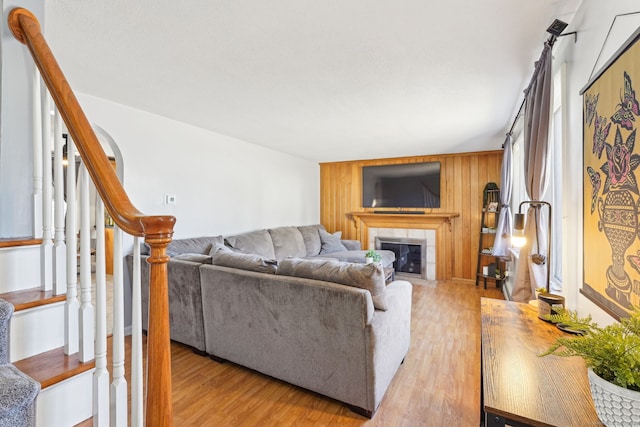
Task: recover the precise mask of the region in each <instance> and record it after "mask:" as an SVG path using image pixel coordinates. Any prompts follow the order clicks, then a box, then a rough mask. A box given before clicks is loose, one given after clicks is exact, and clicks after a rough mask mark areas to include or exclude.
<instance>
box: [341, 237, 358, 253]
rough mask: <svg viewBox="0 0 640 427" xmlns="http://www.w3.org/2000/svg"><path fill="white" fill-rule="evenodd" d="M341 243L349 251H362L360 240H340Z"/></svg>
mask: <svg viewBox="0 0 640 427" xmlns="http://www.w3.org/2000/svg"><path fill="white" fill-rule="evenodd" d="M340 243H342V244H343V245H344V247H345V248H347V250H349V251H359V250H361V249H362V248H361V246H360V241H359V240H340Z"/></svg>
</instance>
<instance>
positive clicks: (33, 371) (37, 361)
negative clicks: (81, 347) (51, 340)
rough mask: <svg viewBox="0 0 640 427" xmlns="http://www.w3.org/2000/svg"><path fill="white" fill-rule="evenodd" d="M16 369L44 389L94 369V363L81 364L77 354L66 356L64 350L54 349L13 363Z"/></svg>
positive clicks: (61, 348)
mask: <svg viewBox="0 0 640 427" xmlns="http://www.w3.org/2000/svg"><path fill="white" fill-rule="evenodd" d="M14 365H15V366H16V368H18V369H20V370H21V371H22V372H24V373H25V374H27V375H29V376H30V377H31V378H33V379H34V380H36V381H38V382H39V383H40V386H41V387H42V388H43V389H45V388H47V387H50V386H52V385H54V384H58V383H59V382H62V381H64V380H66V379H68V378H71V377H74V376H76V375H78V374H81V373H83V372H86V371H88V370H90V369H93V368H94V367H95V361H91V362H87V363H82V362H80V358H79V354H78V353H75V354H72V355H69V356H67V355H66V354H64V348H63V347H60V348H56V349H53V350H50V351H47V352H45V353H40V354H37V355H35V356H32V357H28V358H26V359H22V360H19V361H17V362H15V363H14Z"/></svg>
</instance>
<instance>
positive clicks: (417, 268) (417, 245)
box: [375, 236, 427, 279]
mask: <svg viewBox="0 0 640 427" xmlns="http://www.w3.org/2000/svg"><path fill="white" fill-rule="evenodd" d="M375 242H376V249H380V250H382V249H386V250H389V251H392V252H393V253H395V255H396V260H395V261H394V262H393V268H394V270H395V271H396V273H400V274H410V275H411V274H412V275H416V276H420V277H421V278H423V279H426V278H427V273H426V271H427V263H426V258H427V252H426V250H427V242H426V241H425V240H421V239H408V238H402V237H380V236H376V239H375Z"/></svg>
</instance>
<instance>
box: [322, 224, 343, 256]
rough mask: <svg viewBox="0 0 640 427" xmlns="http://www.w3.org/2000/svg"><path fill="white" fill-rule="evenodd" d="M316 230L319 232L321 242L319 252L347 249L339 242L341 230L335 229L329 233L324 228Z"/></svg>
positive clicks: (325, 252)
mask: <svg viewBox="0 0 640 427" xmlns="http://www.w3.org/2000/svg"><path fill="white" fill-rule="evenodd" d="M318 232H319V233H320V241H321V242H322V248H321V249H320V253H321V254H328V253H331V252H340V251H346V250H347V248H345V247H344V245H343V244H342V243H341V242H340V237H342V231H336V232H335V233H333V234H330V233H328V232H326V231H324V230H318Z"/></svg>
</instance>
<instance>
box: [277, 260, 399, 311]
mask: <svg viewBox="0 0 640 427" xmlns="http://www.w3.org/2000/svg"><path fill="white" fill-rule="evenodd" d="M276 274H279V275H282V276H294V277H304V278H306V279H315V280H323V281H325V282H334V283H339V284H341V285H347V286H353V287H356V288H361V289H366V290H368V291H369V293H371V299H372V300H373V306H374V307H375V308H377V309H378V310H382V311H385V310H387V309H388V308H389V305H388V302H387V297H386V295H385V290H386V283H385V280H384V270H383V268H382V266H381V265H380V264H378V263H371V264H355V263H351V262H342V261H336V260H330V259H315V258H314V259H300V258H287V259H285V260H283V261H281V262H280V264H279V265H278V271H277V273H276Z"/></svg>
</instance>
